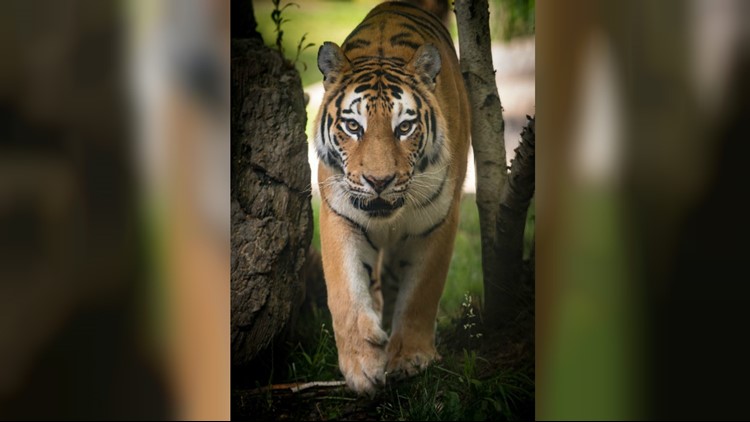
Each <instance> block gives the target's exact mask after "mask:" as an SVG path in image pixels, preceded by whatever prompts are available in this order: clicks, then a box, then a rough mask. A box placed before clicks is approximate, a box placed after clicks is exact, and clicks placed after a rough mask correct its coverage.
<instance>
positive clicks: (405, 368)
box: [386, 345, 441, 379]
mask: <svg viewBox="0 0 750 422" xmlns="http://www.w3.org/2000/svg"><path fill="white" fill-rule="evenodd" d="M389 346H390V345H389ZM388 356H389V358H388V364H387V365H386V373H387V376H388V378H393V379H402V378H406V377H411V376H413V375H416V374H418V373H420V372H422V371H424V370H425V369H427V367H428V366H430V364H432V363H433V362H435V361H439V360H440V359H441V357H440V355H439V354H438V353H437V351H436V350H435V348H434V347H424V348H419V347H410V348H407V347H406V346H403V347H399V348H398V349H395V348H394V350H390V351H389V353H388Z"/></svg>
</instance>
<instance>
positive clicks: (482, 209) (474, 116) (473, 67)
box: [456, 0, 507, 309]
mask: <svg viewBox="0 0 750 422" xmlns="http://www.w3.org/2000/svg"><path fill="white" fill-rule="evenodd" d="M456 21H457V24H458V35H459V47H460V50H461V72H462V74H463V77H464V82H465V83H466V89H467V90H468V93H469V101H470V103H471V139H472V146H473V148H474V164H475V166H476V180H477V182H476V183H477V186H476V188H477V207H478V208H479V226H480V228H481V230H482V271H483V274H484V297H485V303H484V309H493V308H495V307H496V306H499V305H500V302H497V303H496V301H498V300H501V298H502V295H503V290H504V289H503V286H502V281H500V280H498V279H497V277H495V275H497V274H500V271H501V268H500V264H501V263H500V260H498V256H499V255H500V253H501V249H500V245H499V243H498V238H497V237H498V236H497V232H496V230H497V221H498V204H499V203H500V197H501V193H502V188H503V186H504V184H505V179H506V177H507V166H506V165H505V137H504V130H505V123H504V121H503V114H502V111H503V109H502V105H501V103H500V96H499V95H498V93H497V86H496V85H495V72H494V69H493V67H492V51H491V38H490V28H489V6H488V4H487V0H483V1H473V0H459V1H456Z"/></svg>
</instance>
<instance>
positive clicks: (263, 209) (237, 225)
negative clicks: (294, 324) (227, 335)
mask: <svg viewBox="0 0 750 422" xmlns="http://www.w3.org/2000/svg"><path fill="white" fill-rule="evenodd" d="M248 3H249V2H248ZM235 4H237V3H236V2H233V3H232V6H233V7H232V8H233V11H234V10H239V9H235ZM245 13H247V12H245ZM247 16H248V15H246V14H245V15H244V17H245V18H247ZM249 16H250V19H248V20H245V24H248V25H252V27H253V28H254V26H255V25H254V23H255V22H254V18H252V9H250V15H249ZM233 21H235V16H234V13H233ZM239 21H240V22H241V21H242V20H241V19H240V20H239ZM235 22H236V21H235ZM232 33H233V35H234V36H233V39H232V45H231V47H232V82H231V83H232V121H231V136H232V186H231V200H232V211H231V212H232V222H231V224H232V258H231V259H232V264H231V271H232V276H231V284H232V305H231V308H232V310H231V318H232V324H231V332H232V333H231V336H232V340H231V341H232V365H233V366H237V365H245V364H247V363H249V362H250V361H251V360H252V359H253V358H254V357H255V356H257V355H258V353H259V352H261V351H262V350H264V349H265V348H266V347H267V346H268V345H269V344H271V343H272V342H273V340H274V339H275V338H276V337H277V336H278V335H279V334H280V333H282V332H283V330H284V328H285V327H286V326H287V324H288V323H289V320H290V318H291V315H293V314H294V311H295V310H296V308H297V307H299V306H300V304H301V303H302V300H304V292H305V285H304V280H303V279H302V277H301V273H302V269H303V266H304V263H305V257H306V254H307V251H308V248H309V246H310V241H311V238H312V229H313V221H312V208H311V206H310V166H309V165H308V162H307V142H306V137H305V124H306V119H307V116H306V113H305V104H304V99H303V92H302V85H301V81H300V77H299V73H298V72H297V71H296V69H295V68H294V67H293V66H291V65H290V64H289V63H288V62H287V61H286V60H284V58H283V57H281V55H279V54H278V53H277V52H276V51H274V50H271V49H269V48H268V47H265V46H264V45H263V41H262V40H261V39H260V37H259V36H257V37H256V35H257V33H255V31H254V30H253V31H247V30H242V29H241V28H232ZM240 37H242V38H240Z"/></svg>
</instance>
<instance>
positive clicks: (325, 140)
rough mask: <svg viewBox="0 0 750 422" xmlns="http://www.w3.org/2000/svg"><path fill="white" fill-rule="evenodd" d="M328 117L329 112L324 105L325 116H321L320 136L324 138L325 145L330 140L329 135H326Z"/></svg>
mask: <svg viewBox="0 0 750 422" xmlns="http://www.w3.org/2000/svg"><path fill="white" fill-rule="evenodd" d="M326 117H328V112H327V111H325V106H323V116H322V117H321V118H320V137H321V138H322V139H323V145H325V144H326V143H327V142H328V139H326V138H327V135H326V131H325V128H326V120H327V119H326Z"/></svg>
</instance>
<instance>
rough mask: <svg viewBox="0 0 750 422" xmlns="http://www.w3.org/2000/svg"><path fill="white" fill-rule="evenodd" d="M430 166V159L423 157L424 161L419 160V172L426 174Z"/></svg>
mask: <svg viewBox="0 0 750 422" xmlns="http://www.w3.org/2000/svg"><path fill="white" fill-rule="evenodd" d="M428 164H430V159H429V158H427V157H422V159H421V160H419V166H418V170H419V172H420V173H424V171H425V170H426V169H427V165H428Z"/></svg>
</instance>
